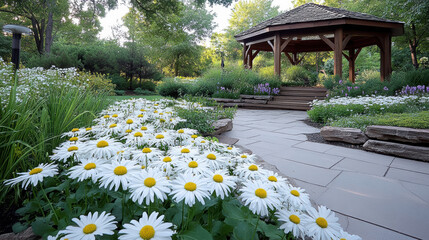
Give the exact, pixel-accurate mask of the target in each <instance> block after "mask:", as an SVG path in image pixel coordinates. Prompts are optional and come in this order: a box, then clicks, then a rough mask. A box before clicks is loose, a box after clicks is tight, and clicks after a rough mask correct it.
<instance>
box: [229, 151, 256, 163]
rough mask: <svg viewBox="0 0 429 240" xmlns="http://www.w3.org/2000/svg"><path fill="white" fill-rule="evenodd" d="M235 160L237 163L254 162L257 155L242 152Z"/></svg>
mask: <svg viewBox="0 0 429 240" xmlns="http://www.w3.org/2000/svg"><path fill="white" fill-rule="evenodd" d="M233 160H234V162H236V163H254V162H255V160H256V155H254V154H247V153H242V154H240V155H239V156H237V157H235V158H234V159H233Z"/></svg>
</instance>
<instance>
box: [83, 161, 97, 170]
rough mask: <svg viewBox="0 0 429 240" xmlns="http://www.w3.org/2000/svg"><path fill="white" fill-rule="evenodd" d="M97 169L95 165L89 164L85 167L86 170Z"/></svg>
mask: <svg viewBox="0 0 429 240" xmlns="http://www.w3.org/2000/svg"><path fill="white" fill-rule="evenodd" d="M95 167H96V165H95V163H88V164H86V165H85V167H83V168H84V169H85V170H91V169H94V168H95Z"/></svg>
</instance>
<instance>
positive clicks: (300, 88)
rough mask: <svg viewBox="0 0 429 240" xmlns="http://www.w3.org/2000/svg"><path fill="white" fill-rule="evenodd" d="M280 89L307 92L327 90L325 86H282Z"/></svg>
mask: <svg viewBox="0 0 429 240" xmlns="http://www.w3.org/2000/svg"><path fill="white" fill-rule="evenodd" d="M280 91H295V92H296V91H306V92H326V91H328V89H326V88H323V87H280Z"/></svg>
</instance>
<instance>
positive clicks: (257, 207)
mask: <svg viewBox="0 0 429 240" xmlns="http://www.w3.org/2000/svg"><path fill="white" fill-rule="evenodd" d="M240 191H241V192H242V194H241V196H240V197H241V199H243V201H244V205H245V206H248V207H249V209H250V210H251V211H252V212H253V213H255V214H258V215H261V216H268V209H271V210H274V209H277V208H278V207H279V206H280V205H281V203H280V200H279V198H280V195H279V194H278V193H276V192H275V191H274V189H272V188H271V186H267V184H265V183H264V182H262V181H260V180H257V181H248V182H245V183H244V187H243V188H241V189H240Z"/></svg>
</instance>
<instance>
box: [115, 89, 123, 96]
mask: <svg viewBox="0 0 429 240" xmlns="http://www.w3.org/2000/svg"><path fill="white" fill-rule="evenodd" d="M115 94H116V95H119V96H123V95H125V91H124V90H115Z"/></svg>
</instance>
